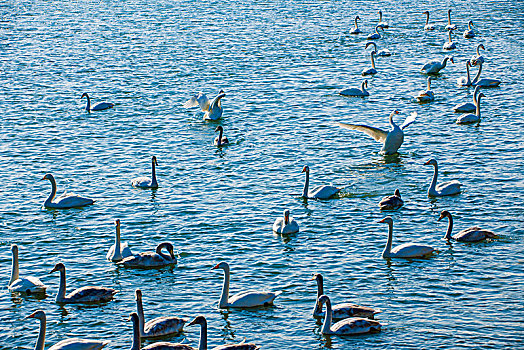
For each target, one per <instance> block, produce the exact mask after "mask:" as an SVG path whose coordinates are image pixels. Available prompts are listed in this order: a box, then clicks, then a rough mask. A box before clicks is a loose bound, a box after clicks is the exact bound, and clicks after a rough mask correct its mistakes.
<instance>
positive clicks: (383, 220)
mask: <svg viewBox="0 0 524 350" xmlns="http://www.w3.org/2000/svg"><path fill="white" fill-rule="evenodd" d="M385 220H386V218H384V219H382V220H380V221H377V223H380V224H381V223H384V222H386V221H385Z"/></svg>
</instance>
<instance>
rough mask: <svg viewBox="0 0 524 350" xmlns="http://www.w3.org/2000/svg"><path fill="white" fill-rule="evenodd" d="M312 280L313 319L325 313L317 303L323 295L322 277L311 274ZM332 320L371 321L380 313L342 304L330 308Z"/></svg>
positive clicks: (350, 304) (368, 308)
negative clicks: (315, 298)
mask: <svg viewBox="0 0 524 350" xmlns="http://www.w3.org/2000/svg"><path fill="white" fill-rule="evenodd" d="M312 279H314V280H316V281H317V300H316V303H315V308H314V309H313V317H324V316H325V313H324V312H323V311H322V306H321V305H320V303H319V302H318V300H319V299H320V297H321V296H322V295H324V277H322V275H321V274H320V273H315V274H313V278H312ZM331 309H332V318H333V319H335V320H342V319H344V318H349V317H364V318H370V319H373V317H374V316H375V314H378V313H379V312H381V311H380V310H375V309H372V308H370V307H367V306H359V305H355V304H353V303H343V304H337V305H333V306H332V308H331Z"/></svg>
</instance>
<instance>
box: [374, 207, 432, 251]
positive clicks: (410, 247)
mask: <svg viewBox="0 0 524 350" xmlns="http://www.w3.org/2000/svg"><path fill="white" fill-rule="evenodd" d="M379 223H386V224H388V226H389V231H388V241H387V243H386V247H385V248H384V251H383V252H382V257H383V258H384V259H389V258H403V259H412V258H421V257H424V256H427V255H430V254H432V253H433V252H434V251H435V248H433V247H431V246H429V245H426V244H420V243H404V244H401V245H399V246H396V247H395V248H393V249H391V245H392V244H393V219H392V218H391V217H389V216H386V217H385V218H384V219H382V220H380V221H379Z"/></svg>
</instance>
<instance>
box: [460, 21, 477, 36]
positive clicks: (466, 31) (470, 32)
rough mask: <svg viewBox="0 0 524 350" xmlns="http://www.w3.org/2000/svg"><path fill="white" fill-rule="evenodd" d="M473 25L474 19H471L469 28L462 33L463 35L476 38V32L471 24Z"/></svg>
mask: <svg viewBox="0 0 524 350" xmlns="http://www.w3.org/2000/svg"><path fill="white" fill-rule="evenodd" d="M472 25H473V21H469V22H468V29H466V30H465V31H464V33H463V34H462V36H463V37H464V38H466V39H471V38H474V37H475V32H474V31H473V29H472V28H471V26H472Z"/></svg>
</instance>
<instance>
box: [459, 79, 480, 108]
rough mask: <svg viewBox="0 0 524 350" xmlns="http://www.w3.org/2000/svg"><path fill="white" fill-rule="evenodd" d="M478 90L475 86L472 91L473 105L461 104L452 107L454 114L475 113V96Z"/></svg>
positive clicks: (478, 87) (468, 103)
mask: <svg viewBox="0 0 524 350" xmlns="http://www.w3.org/2000/svg"><path fill="white" fill-rule="evenodd" d="M479 90H480V86H475V91H473V103H471V102H467V103H461V104H458V105H456V106H455V107H453V111H454V112H455V113H475V111H476V110H477V94H478V92H479Z"/></svg>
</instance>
